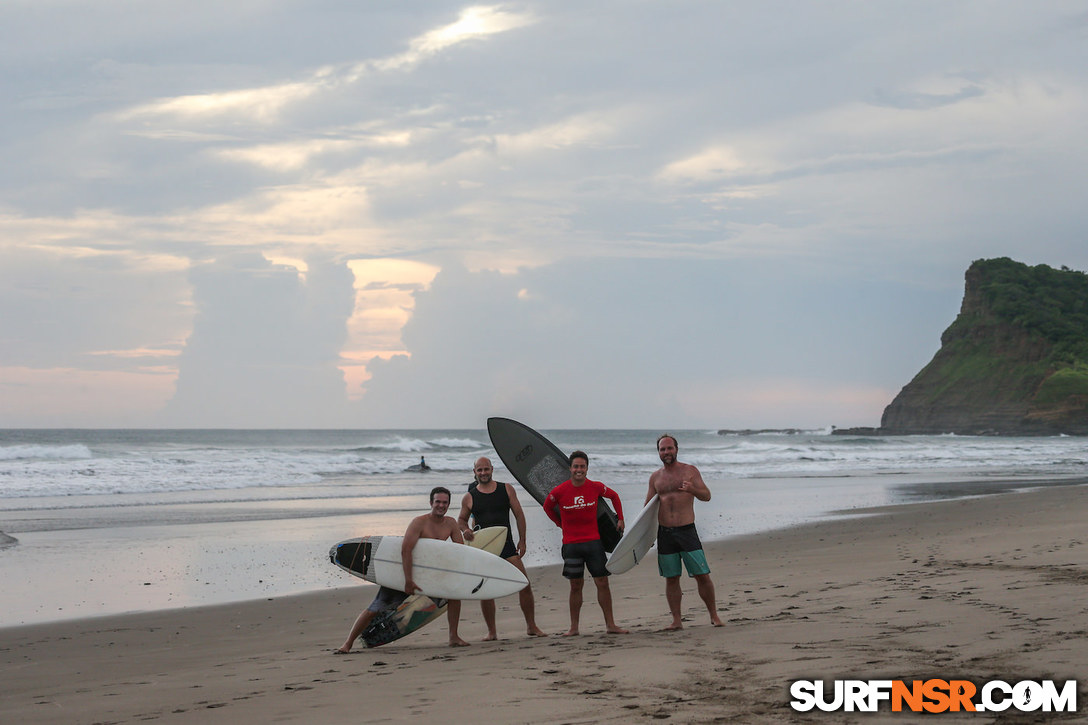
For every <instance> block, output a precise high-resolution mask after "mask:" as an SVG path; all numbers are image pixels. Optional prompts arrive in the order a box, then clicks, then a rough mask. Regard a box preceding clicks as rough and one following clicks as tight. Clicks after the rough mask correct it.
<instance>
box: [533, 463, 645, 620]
mask: <svg viewBox="0 0 1088 725" xmlns="http://www.w3.org/2000/svg"><path fill="white" fill-rule="evenodd" d="M588 471H589V456H587V455H586V454H585V453H583V452H582V451H575V452H574V453H571V454H570V479H569V480H567V481H564V482H563V483H561V484H559V485H558V486H556V487H555V488H553V489H552V491H551V493H549V494H548V497H547V498H546V499H544V513H546V514H548V518H550V519H551V520H552V521H554V522H555V525H556V526H558V527H560V528H561V529H562V530H563V576H565V577H566V578H567V579H569V580H570V631H569V632H567V633H566V634H565V635H564V636H565V637H571V636H574V635H576V634H578V618H579V615H580V614H581V611H582V585H583V583H584V582H585V578H584V577H585V569H587V568H588V569H589V575H590V576H592V577H593V583H594V584H596V585H597V603H598V604H600V605H601V611H602V612H603V613H604V624H605V629H606V630H607V631H608V632H609V633H610V634H627V630H626V629H622V628H621V627H619V626H618V625H617V624H616V620H615V619H613V618H612V590H611V589H610V588H609V586H608V569H607V568H606V567H605V561H606V560H607V557H606V556H605V551H604V544H602V543H601V535H600V533H599V532H598V531H597V500H598V499H599V498H601V496H605V497H607V498H608V499H609V500H611V501H612V505H613V506H614V507H615V509H616V515H617V516H618V517H619V530H620V531H623V506H622V505H621V504H620V497H619V495H618V494H617V493H616V492H615V491H613V490H612V489H610V488H609V487H608V486H605V485H604V484H603V483H601V482H600V481H590V480H589V479H588V478H586V473H587V472H588Z"/></svg>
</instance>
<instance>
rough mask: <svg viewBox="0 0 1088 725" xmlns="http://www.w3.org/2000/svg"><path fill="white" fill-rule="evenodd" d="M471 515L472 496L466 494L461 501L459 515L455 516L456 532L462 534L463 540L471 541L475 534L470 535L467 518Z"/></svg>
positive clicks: (470, 529) (470, 530)
mask: <svg viewBox="0 0 1088 725" xmlns="http://www.w3.org/2000/svg"><path fill="white" fill-rule="evenodd" d="M471 515H472V494H470V493H466V494H465V497H464V498H463V499H461V513H460V514H458V516H457V530H458V531H460V532H462V533H464V535H465V539H466V540H468V541H472V540H473V539H475V538H476V534H474V533H472V527H471V526H469V525H468V517H469V516H471Z"/></svg>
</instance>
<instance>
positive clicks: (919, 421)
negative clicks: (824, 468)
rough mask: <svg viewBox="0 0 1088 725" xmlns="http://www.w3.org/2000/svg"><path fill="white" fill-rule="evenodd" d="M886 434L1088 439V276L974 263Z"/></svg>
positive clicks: (887, 414)
mask: <svg viewBox="0 0 1088 725" xmlns="http://www.w3.org/2000/svg"><path fill="white" fill-rule="evenodd" d="M837 432H846V431H837ZM878 432H880V433H884V434H912V433H915V434H918V433H958V434H962V435H1057V434H1069V435H1088V275H1085V274H1084V273H1082V272H1076V271H1073V270H1069V269H1067V268H1064V267H1063V268H1062V269H1060V270H1056V269H1053V268H1051V267H1047V266H1046V265H1039V266H1036V267H1028V266H1027V265H1024V264H1020V263H1019V262H1014V261H1013V260H1011V259H1007V258H1001V259H989V260H978V261H976V262H974V263H973V264H972V265H971V267H970V268H969V269H968V270H967V273H966V284H965V287H964V294H963V304H962V306H961V308H960V313H959V316H958V317H957V318H956V320H955V321H954V322H953V323H952V325H951V326H950V327H949V328H948V329H947V330H945V332H944V334H943V335H942V336H941V349H940V350H939V351H938V352H937V354H936V355H935V356H934V357H933V360H932V361H930V363H929V364H928V365H926V366H925V367H924V368H923V369H922V370H921V372H919V373H918V374H917V375H916V376H915V377H914V379H913V380H911V381H910V383H908V384H907V385H906V387H904V388H903V390H902V391H900V393H899V395H897V396H896V397H895V399H894V400H893V401H892V402H891V404H890V405H889V406H888V407H887V408H885V410H884V415H883V417H882V418H881V421H880V429H879V431H878Z"/></svg>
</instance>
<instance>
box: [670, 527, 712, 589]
mask: <svg viewBox="0 0 1088 725" xmlns="http://www.w3.org/2000/svg"><path fill="white" fill-rule="evenodd" d="M681 562H682V566H683V567H684V568H686V569H687V570H688V576H700V575H702V574H709V573H710V565H709V564H707V561H706V554H704V553H703V542H701V541H700V540H699V532H698V531H696V530H695V524H687V525H685V526H658V527H657V570H658V572H660V573H661V576H663V577H666V578H670V577H674V576H680V574H681V573H683V572H682V569H681Z"/></svg>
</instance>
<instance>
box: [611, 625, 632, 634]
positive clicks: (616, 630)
mask: <svg viewBox="0 0 1088 725" xmlns="http://www.w3.org/2000/svg"><path fill="white" fill-rule="evenodd" d="M605 631H606V632H608V633H609V634H631V630H629V629H624V628H623V627H609V628H608V629H606V630H605Z"/></svg>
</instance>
